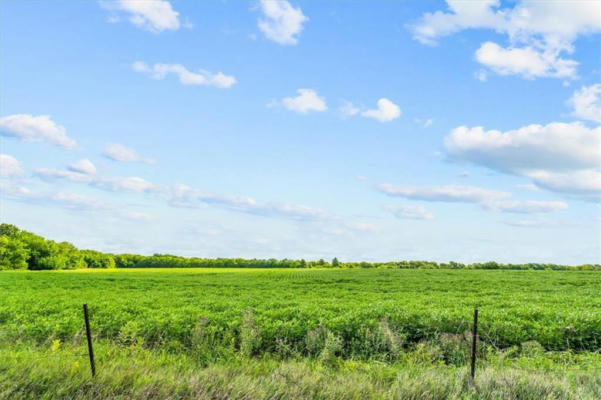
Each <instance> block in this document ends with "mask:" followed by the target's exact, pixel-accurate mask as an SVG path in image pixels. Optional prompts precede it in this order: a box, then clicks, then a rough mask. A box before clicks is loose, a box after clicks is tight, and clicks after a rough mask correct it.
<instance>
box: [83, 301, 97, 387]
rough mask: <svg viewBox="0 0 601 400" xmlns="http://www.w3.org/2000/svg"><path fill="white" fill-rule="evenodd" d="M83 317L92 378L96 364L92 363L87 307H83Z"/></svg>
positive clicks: (92, 351)
mask: <svg viewBox="0 0 601 400" xmlns="http://www.w3.org/2000/svg"><path fill="white" fill-rule="evenodd" d="M83 316H84V319H85V321H86V336H87V338H88V355H89V356H90V368H91V370H92V376H96V363H95V362H94V347H92V332H91V330H90V315H89V314H88V305H87V304H84V305H83Z"/></svg>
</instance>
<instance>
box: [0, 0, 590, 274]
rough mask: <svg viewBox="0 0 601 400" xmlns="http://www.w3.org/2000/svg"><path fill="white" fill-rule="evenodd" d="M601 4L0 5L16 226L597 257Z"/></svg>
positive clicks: (415, 250) (342, 253) (355, 253)
mask: <svg viewBox="0 0 601 400" xmlns="http://www.w3.org/2000/svg"><path fill="white" fill-rule="evenodd" d="M600 34H601V0H600V1H597V0H582V1H579V0H572V1H553V2H550V1H549V2H542V1H532V0H517V1H511V2H506V1H498V0H483V1H458V0H447V1H446V2H445V1H429V0H428V1H422V0H420V1H418V0H404V1H394V2H393V1H351V0H345V1H340V0H332V1H328V0H320V1H317V0H311V1H296V0H294V1H287V0H257V1H254V0H253V1H248V2H246V1H233V0H222V1H218V0H214V1H202V2H192V1H175V0H173V1H172V0H148V1H146V0H119V1H104V0H103V1H85V2H74V1H70V2H67V1H20V0H6V1H3V2H2V3H1V4H0V220H1V221H2V222H8V223H12V224H16V225H17V226H19V227H20V228H22V229H26V230H29V231H32V232H35V233H38V234H41V235H43V236H45V237H48V238H52V239H54V240H57V241H64V240H66V241H69V242H72V243H74V244H75V245H76V246H78V247H82V248H92V249H97V250H102V251H109V252H115V253H122V252H128V253H140V254H153V253H170V254H178V255H184V256H198V257H244V258H255V257H257V258H271V257H273V258H305V259H319V258H324V259H331V258H333V257H338V258H339V259H340V260H344V261H351V260H356V261H359V260H366V261H387V260H434V261H441V262H442V261H451V260H453V261H458V262H466V263H469V262H484V261H489V260H495V261H498V262H505V263H508V262H515V263H521V262H551V263H562V264H572V265H576V264H585V263H601V49H600V46H599V43H600V40H599V39H600Z"/></svg>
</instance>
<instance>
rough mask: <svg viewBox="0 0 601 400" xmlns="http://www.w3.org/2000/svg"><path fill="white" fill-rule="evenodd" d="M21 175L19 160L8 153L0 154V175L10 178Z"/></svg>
mask: <svg viewBox="0 0 601 400" xmlns="http://www.w3.org/2000/svg"><path fill="white" fill-rule="evenodd" d="M21 175H23V169H21V165H20V163H19V161H17V159H16V158H14V157H13V156H9V155H8V154H0V177H2V178H10V177H13V176H21Z"/></svg>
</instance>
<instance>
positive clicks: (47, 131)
mask: <svg viewBox="0 0 601 400" xmlns="http://www.w3.org/2000/svg"><path fill="white" fill-rule="evenodd" d="M0 134H1V135H3V136H13V137H16V138H19V139H21V140H23V141H25V142H48V143H52V144H55V145H57V146H60V147H64V148H66V149H74V148H76V147H77V144H76V143H75V140H73V139H71V138H69V137H68V136H67V133H66V130H65V128H64V127H63V126H61V125H57V124H56V123H55V122H54V121H52V119H50V116H49V115H38V116H34V115H30V114H13V115H8V116H6V117H1V118H0Z"/></svg>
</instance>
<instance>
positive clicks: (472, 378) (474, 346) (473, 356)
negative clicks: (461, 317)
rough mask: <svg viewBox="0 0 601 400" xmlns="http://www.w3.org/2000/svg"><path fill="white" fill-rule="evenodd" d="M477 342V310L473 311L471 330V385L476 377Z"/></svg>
mask: <svg viewBox="0 0 601 400" xmlns="http://www.w3.org/2000/svg"><path fill="white" fill-rule="evenodd" d="M477 341H478V309H477V308H475V309H474V328H473V329H472V365H471V367H472V368H471V371H470V377H471V380H472V383H474V377H475V376H476V342H477Z"/></svg>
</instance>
